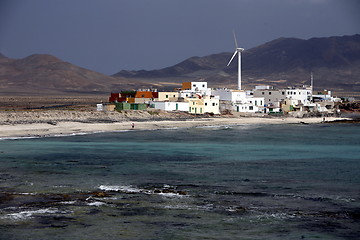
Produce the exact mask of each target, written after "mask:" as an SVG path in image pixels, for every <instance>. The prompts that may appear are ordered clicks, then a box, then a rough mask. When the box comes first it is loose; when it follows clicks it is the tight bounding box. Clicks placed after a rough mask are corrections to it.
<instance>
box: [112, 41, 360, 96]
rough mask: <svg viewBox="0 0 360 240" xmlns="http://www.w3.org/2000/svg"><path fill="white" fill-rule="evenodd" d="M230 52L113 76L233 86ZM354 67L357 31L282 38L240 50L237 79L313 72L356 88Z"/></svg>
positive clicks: (328, 84)
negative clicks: (240, 61) (240, 68)
mask: <svg viewBox="0 0 360 240" xmlns="http://www.w3.org/2000/svg"><path fill="white" fill-rule="evenodd" d="M231 55H232V53H231V52H223V53H218V54H211V55H208V56H204V57H191V58H188V59H186V60H184V61H182V62H180V63H179V64H176V65H174V66H171V67H167V68H163V69H158V70H152V71H145V70H141V71H120V72H118V73H116V74H114V75H113V76H115V77H119V76H121V77H128V78H133V79H151V81H154V80H156V81H159V82H161V81H162V79H163V78H168V77H171V78H173V79H174V81H176V79H183V80H191V79H192V78H197V79H198V80H204V81H208V82H210V83H212V85H216V86H217V87H222V85H224V86H226V87H236V85H235V84H236V82H237V80H236V79H237V58H235V59H234V61H233V62H232V63H231V64H230V66H229V67H226V64H227V63H228V61H229V59H230V57H231ZM359 69H360V35H359V34H356V35H352V36H340V37H339V36H335V37H326V38H310V39H308V40H303V39H298V38H284V37H281V38H278V39H275V40H272V41H270V42H267V43H264V44H262V45H260V46H257V47H254V48H251V49H249V50H245V51H244V52H243V53H242V80H243V82H244V86H245V87H247V88H252V87H254V86H255V85H261V84H265V85H275V86H281V87H284V86H292V85H302V84H310V82H309V79H310V73H311V72H313V73H314V76H315V80H316V84H317V85H318V87H319V88H335V89H336V90H337V91H350V90H355V91H360V85H359V84H358V82H359V80H360V79H359V76H360V70H359ZM169 73H171V74H169ZM192 81H196V79H193V80H192ZM353 85H354V86H353Z"/></svg>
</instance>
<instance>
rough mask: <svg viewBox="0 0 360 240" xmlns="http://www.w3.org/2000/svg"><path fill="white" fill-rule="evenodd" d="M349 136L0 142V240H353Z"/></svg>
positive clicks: (314, 133)
mask: <svg viewBox="0 0 360 240" xmlns="http://www.w3.org/2000/svg"><path fill="white" fill-rule="evenodd" d="M359 136H360V125H356V124H314V125H295V124H294V125H243V126H235V127H214V128H209V127H208V128H191V129H175V130H158V131H129V132H121V133H102V134H91V135H82V136H69V137H53V138H50V137H49V138H39V139H18V140H1V141H0V239H359V238H360V204H359V202H360V137H359Z"/></svg>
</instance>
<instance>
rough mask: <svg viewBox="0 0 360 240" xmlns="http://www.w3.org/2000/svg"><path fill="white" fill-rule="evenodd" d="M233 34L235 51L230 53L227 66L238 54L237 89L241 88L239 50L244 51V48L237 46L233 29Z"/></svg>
mask: <svg viewBox="0 0 360 240" xmlns="http://www.w3.org/2000/svg"><path fill="white" fill-rule="evenodd" d="M233 34H234V41H235V47H236V48H235V52H234V54H233V55H232V57H231V59H230V61H229V63H228V65H227V66H229V65H230V63H231V62H232V60H233V59H234V57H235V55H236V54H238V58H239V61H238V89H239V90H241V52H242V51H244V49H243V48H239V47H238V43H237V40H236V36H235V31H233Z"/></svg>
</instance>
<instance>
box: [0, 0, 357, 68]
mask: <svg viewBox="0 0 360 240" xmlns="http://www.w3.org/2000/svg"><path fill="white" fill-rule="evenodd" d="M233 30H234V31H235V33H236V36H237V40H238V43H239V47H243V48H245V50H246V49H250V48H252V47H256V46H258V45H261V44H263V43H266V42H268V41H271V40H274V39H277V38H279V37H295V38H301V39H309V38H313V37H330V36H343V35H354V34H360V1H359V0H0V53H2V54H3V55H5V56H7V57H10V58H24V57H26V56H29V55H31V54H51V55H54V56H56V57H58V58H60V59H61V60H63V61H66V62H70V63H72V64H75V65H78V66H80V67H84V68H87V69H91V70H94V71H97V72H101V73H104V74H108V75H112V74H115V73H117V72H119V71H120V70H141V69H145V70H153V69H161V68H165V67H169V66H172V65H175V64H177V63H179V62H181V61H183V60H185V59H187V58H190V57H193V56H199V57H202V56H207V55H210V54H215V53H221V52H233V51H234V50H235V44H234V39H233V34H232V31H233ZM243 61H246V59H243ZM226 64H227V63H224V65H226Z"/></svg>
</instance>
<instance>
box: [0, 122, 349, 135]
mask: <svg viewBox="0 0 360 240" xmlns="http://www.w3.org/2000/svg"><path fill="white" fill-rule="evenodd" d="M344 120H345V121H347V120H351V119H349V118H341V117H326V118H325V123H331V122H336V121H344ZM133 123H134V128H132V124H133ZM319 123H323V118H292V117H284V118H266V117H237V118H235V117H214V118H193V119H173V120H160V119H159V120H146V121H144V120H143V119H138V120H134V121H131V120H125V121H119V122H112V123H102V122H92V123H86V122H77V121H60V122H56V123H54V122H47V123H46V122H41V123H20V124H5V125H4V124H1V125H0V139H3V140H4V139H18V138H37V137H59V136H71V135H81V134H93V133H100V132H121V131H130V130H160V129H174V128H175V129H176V128H195V127H220V126H237V125H264V124H266V125H268V124H319Z"/></svg>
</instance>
